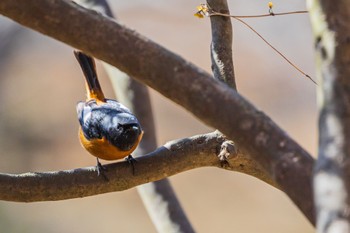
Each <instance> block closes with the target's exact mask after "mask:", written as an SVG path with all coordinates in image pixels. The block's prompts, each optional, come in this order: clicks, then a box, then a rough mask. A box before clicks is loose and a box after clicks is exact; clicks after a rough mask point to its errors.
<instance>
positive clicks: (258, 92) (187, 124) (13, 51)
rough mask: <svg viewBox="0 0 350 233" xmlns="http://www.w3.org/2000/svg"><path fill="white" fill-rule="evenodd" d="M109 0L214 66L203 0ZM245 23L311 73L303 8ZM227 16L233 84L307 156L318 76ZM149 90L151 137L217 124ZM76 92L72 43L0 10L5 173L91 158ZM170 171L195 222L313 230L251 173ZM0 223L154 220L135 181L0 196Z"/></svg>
mask: <svg viewBox="0 0 350 233" xmlns="http://www.w3.org/2000/svg"><path fill="white" fill-rule="evenodd" d="M110 2H111V6H112V9H113V11H114V13H115V14H116V15H117V16H118V18H119V20H120V21H121V22H122V23H124V24H126V25H127V26H128V27H130V28H133V29H135V30H137V31H138V32H140V33H141V34H143V35H145V36H147V37H149V38H150V39H152V40H153V41H155V42H158V43H160V44H161V45H163V46H165V47H166V48H168V49H170V50H172V51H174V52H175V53H177V54H179V55H181V56H182V57H184V58H185V59H187V60H189V61H191V62H193V63H194V64H196V65H198V66H199V67H201V68H203V69H205V70H207V71H208V72H210V56H209V45H210V22H209V19H208V18H204V19H198V18H195V17H194V16H193V14H194V12H195V11H196V6H197V5H199V4H200V3H204V2H201V1H198V0H197V1H194V0H177V1H168V0H134V1H110ZM229 5H230V9H231V13H232V14H236V15H250V14H261V13H267V11H268V7H267V1H261V0H255V1H252V0H251V1H243V0H235V1H233V0H230V1H229ZM274 5H275V6H274V11H275V12H283V11H293V10H304V9H305V8H306V7H305V1H302V0H294V1H285V0H275V1H274ZM63 13H64V12H63ZM246 22H248V23H250V24H251V25H252V26H253V27H254V28H255V29H256V30H257V31H258V32H260V33H261V34H262V35H263V36H264V37H265V38H266V39H267V40H268V41H269V42H271V43H272V44H273V45H274V46H275V47H277V48H278V49H279V50H280V51H281V52H283V54H284V55H286V56H287V57H288V58H289V59H290V60H292V61H293V62H294V63H295V64H297V65H298V66H299V67H300V68H301V69H302V70H304V71H305V72H306V73H308V74H309V75H311V76H312V77H313V78H315V71H314V69H315V67H314V54H313V41H312V32H311V27H310V23H309V18H308V15H307V14H305V15H292V16H280V17H268V18H260V19H249V20H246ZM233 26H234V45H233V48H234V62H235V72H236V77H237V85H238V90H239V92H240V93H241V95H243V96H244V97H246V98H247V99H249V101H251V102H252V103H254V104H255V106H257V108H259V109H261V110H262V111H264V112H265V113H266V114H268V115H269V116H270V117H271V118H272V119H273V120H274V121H275V122H276V123H277V124H278V125H279V126H281V127H282V128H283V129H284V130H286V131H287V132H288V134H289V135H291V136H292V137H293V138H294V139H295V140H296V141H297V142H298V143H300V144H301V145H302V146H303V147H304V148H305V149H306V150H307V151H309V152H310V153H311V154H312V155H315V151H316V144H317V128H316V126H317V109H316V93H315V88H316V86H315V85H314V84H313V83H312V82H311V81H309V80H308V79H306V78H305V77H303V76H302V75H301V74H300V73H298V72H297V71H296V70H295V69H293V68H292V67H291V66H290V65H288V64H287V63H286V62H285V61H284V60H283V59H282V58H281V57H279V56H278V55H277V54H276V53H275V52H274V51H273V50H272V49H270V48H269V47H268V46H266V45H265V44H264V43H263V41H262V40H261V39H259V38H258V37H257V36H256V35H255V34H253V33H252V32H251V31H250V30H248V29H247V28H246V27H244V26H243V25H242V24H240V23H238V22H235V21H234V22H233ZM87 39H88V38H87ZM98 73H99V74H100V78H101V83H102V86H103V88H104V90H105V92H106V96H108V97H113V96H114V94H113V92H112V88H111V84H110V82H109V80H108V78H107V77H106V75H105V72H104V70H103V68H102V66H101V65H99V66H98ZM151 94H152V101H153V107H154V109H153V111H154V114H155V119H156V126H157V135H158V142H159V145H161V144H164V143H165V142H167V141H169V140H173V139H176V138H183V137H188V136H191V135H195V134H199V133H205V132H210V131H212V130H213V129H211V128H208V127H206V126H205V125H203V124H202V123H201V122H199V121H198V120H197V119H195V118H194V117H193V116H192V115H191V114H189V113H188V112H186V111H184V110H183V109H182V108H181V107H179V106H177V105H175V104H173V103H171V102H170V101H168V100H166V99H165V98H163V97H162V96H161V95H159V94H158V93H156V92H154V91H151ZM84 98H85V93H84V82H83V76H82V73H81V71H80V68H79V66H78V63H77V62H76V60H75V58H74V56H73V53H72V48H71V47H68V46H66V45H64V44H62V43H61V42H58V41H55V40H53V39H51V38H48V37H45V36H43V35H41V34H38V33H37V32H34V31H31V30H27V29H25V28H22V27H21V26H19V25H18V24H16V23H14V22H12V21H10V20H9V19H7V18H4V17H0V154H1V163H0V171H1V172H3V173H23V172H29V171H52V170H65V169H74V168H78V167H84V166H93V165H95V158H94V157H92V156H90V155H89V154H88V153H87V152H86V151H84V149H83V148H82V147H81V146H80V144H79V141H78V137H77V130H78V121H77V116H76V111H75V104H76V103H77V102H78V101H79V100H83V99H84ZM227 107H229V106H227ZM170 180H171V182H172V184H173V186H174V189H175V190H176V193H177V195H178V197H179V199H180V201H181V203H182V205H183V207H184V209H185V210H186V212H187V215H188V217H189V218H190V220H191V222H192V224H193V226H194V227H195V229H196V230H197V231H198V232H207V233H209V232H242V233H244V232H247V233H248V232H259V233H263V232H313V228H312V226H311V225H310V224H309V223H308V221H307V220H306V219H305V218H304V216H303V215H302V214H301V213H300V212H299V210H298V209H297V208H296V207H295V206H294V205H293V203H292V202H291V201H290V200H289V199H288V198H287V197H286V195H284V194H283V193H282V192H280V191H278V190H277V189H275V188H273V187H270V186H268V185H266V184H265V183H263V182H261V181H259V180H257V179H255V178H253V177H249V176H247V175H244V174H239V173H235V172H228V171H224V170H222V169H216V168H202V169H196V170H192V171H189V172H184V173H181V174H178V175H176V176H173V177H171V178H170ZM0 232H11V233H12V232H50V233H51V232H53V233H56V232H57V233H58V232H73V233H75V232H86V233H93V232H106V233H109V232H155V228H154V227H153V225H152V223H151V221H150V219H149V217H148V216H147V213H146V211H145V210H144V207H143V205H142V203H141V201H140V199H139V197H138V194H137V192H136V189H131V190H128V191H124V192H116V193H109V194H103V195H98V196H94V197H87V198H81V199H73V200H65V201H56V202H40V203H27V204H26V203H12V202H4V201H0Z"/></svg>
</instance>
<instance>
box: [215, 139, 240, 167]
mask: <svg viewBox="0 0 350 233" xmlns="http://www.w3.org/2000/svg"><path fill="white" fill-rule="evenodd" d="M237 154H238V151H237V148H236V145H235V143H234V142H233V141H231V140H225V141H224V142H223V143H222V144H221V146H220V150H219V153H218V158H219V160H220V162H221V166H222V167H230V163H229V160H231V159H233V158H235V157H237Z"/></svg>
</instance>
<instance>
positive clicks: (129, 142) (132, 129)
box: [74, 51, 143, 176]
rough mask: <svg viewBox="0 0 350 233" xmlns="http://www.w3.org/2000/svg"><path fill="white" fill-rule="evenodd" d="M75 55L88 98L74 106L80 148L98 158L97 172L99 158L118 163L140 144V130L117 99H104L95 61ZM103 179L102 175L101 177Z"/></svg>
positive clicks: (88, 57)
mask: <svg viewBox="0 0 350 233" xmlns="http://www.w3.org/2000/svg"><path fill="white" fill-rule="evenodd" d="M74 55H75V57H76V59H77V60H78V62H79V64H80V67H81V69H82V70H83V73H84V77H85V84H86V92H87V99H86V101H85V102H83V101H81V102H79V103H78V104H77V113H78V119H79V123H80V128H79V138H80V142H81V144H82V146H83V147H84V148H85V149H86V150H87V151H88V152H90V153H91V154H92V155H93V156H95V157H96V158H97V172H98V175H100V173H101V171H102V170H104V167H103V166H102V165H101V163H100V161H99V158H100V159H104V160H117V159H122V158H125V157H127V160H128V161H129V162H132V161H133V160H134V159H133V158H132V156H131V153H132V152H133V151H134V150H135V149H136V147H137V146H138V144H139V143H140V141H141V139H142V136H143V131H142V128H141V125H140V123H139V121H138V120H137V118H136V117H135V115H133V114H132V113H131V111H130V110H129V109H128V108H127V107H125V106H124V105H122V104H121V103H119V102H118V101H116V100H112V99H106V98H105V96H104V94H103V92H102V89H101V86H100V83H99V81H98V78H97V74H96V66H95V62H94V59H93V58H92V57H90V56H88V55H86V54H84V53H82V52H80V51H74ZM103 176H104V175H103Z"/></svg>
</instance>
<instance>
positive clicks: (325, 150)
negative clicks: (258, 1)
mask: <svg viewBox="0 0 350 233" xmlns="http://www.w3.org/2000/svg"><path fill="white" fill-rule="evenodd" d="M309 8H310V15H311V19H312V20H311V22H312V25H313V29H314V36H315V45H316V46H315V47H316V51H317V62H318V64H317V68H318V76H319V77H318V78H319V79H320V80H322V81H321V84H322V86H321V87H322V88H319V90H318V91H319V93H318V97H320V98H319V106H320V118H319V132H320V137H319V150H318V151H319V156H318V160H317V163H316V166H315V172H314V189H315V201H316V210H317V230H318V232H320V233H321V232H322V233H326V232H327V233H328V232H329V233H330V232H339V233H340V232H344V233H345V232H350V212H349V209H350V183H349V180H350V141H349V138H350V122H349V119H350V79H349V77H350V67H349V64H350V44H349V38H350V2H349V1H330V0H324V1H318V0H310V1H309Z"/></svg>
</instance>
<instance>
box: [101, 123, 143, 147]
mask: <svg viewBox="0 0 350 233" xmlns="http://www.w3.org/2000/svg"><path fill="white" fill-rule="evenodd" d="M141 133H142V130H141V127H140V125H139V124H126V125H121V124H120V125H118V127H117V128H114V129H110V130H109V134H108V136H107V139H108V141H110V142H111V143H112V144H113V145H115V146H116V147H118V148H119V149H121V150H123V151H128V150H130V149H131V148H132V147H133V146H134V145H135V143H136V142H137V141H138V140H139V137H140V135H141Z"/></svg>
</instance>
